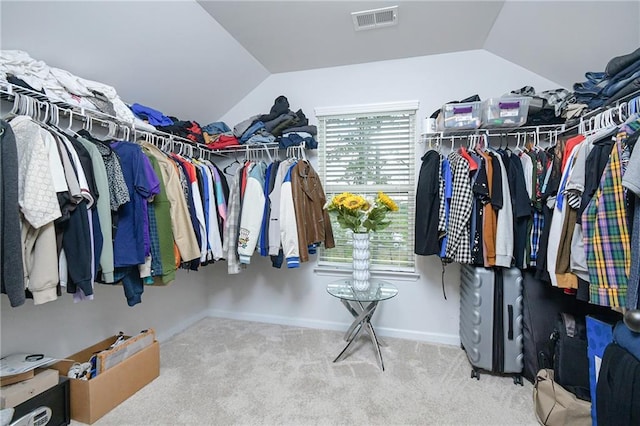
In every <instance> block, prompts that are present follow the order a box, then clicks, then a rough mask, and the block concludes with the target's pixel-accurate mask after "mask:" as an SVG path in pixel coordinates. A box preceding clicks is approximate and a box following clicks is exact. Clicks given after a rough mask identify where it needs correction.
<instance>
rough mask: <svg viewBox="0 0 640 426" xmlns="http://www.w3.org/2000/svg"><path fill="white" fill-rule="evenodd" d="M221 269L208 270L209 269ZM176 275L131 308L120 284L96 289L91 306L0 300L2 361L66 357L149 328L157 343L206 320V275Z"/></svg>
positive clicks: (69, 300) (63, 301)
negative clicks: (21, 355)
mask: <svg viewBox="0 0 640 426" xmlns="http://www.w3.org/2000/svg"><path fill="white" fill-rule="evenodd" d="M218 266H221V265H211V266H208V267H207V268H209V271H211V269H212V268H214V267H218ZM205 270H206V269H202V271H201V272H186V271H178V273H177V278H176V281H175V282H173V284H171V285H169V286H167V287H150V286H148V287H145V290H144V293H143V294H142V303H140V304H138V305H136V306H134V307H129V306H128V305H127V301H126V299H125V297H124V290H123V288H122V286H120V285H106V284H96V286H95V298H94V300H93V301H84V302H79V303H73V298H72V297H71V296H70V295H68V294H64V295H63V296H62V297H60V298H58V300H56V301H53V302H49V303H45V304H43V305H38V306H34V305H33V301H32V300H27V302H26V303H25V304H24V305H22V306H20V307H17V308H12V307H11V305H10V304H9V299H8V298H7V297H6V296H5V295H2V297H1V298H0V299H1V300H0V313H1V317H2V321H1V322H0V332H1V338H2V340H1V346H0V352H1V353H2V356H4V355H7V354H10V353H15V352H28V353H46V354H47V355H49V356H54V357H65V356H68V355H70V354H72V353H75V352H77V351H79V350H80V349H83V348H85V347H87V346H90V345H93V344H94V343H97V342H99V341H101V340H103V339H105V338H107V337H109V336H111V335H114V334H117V333H118V332H119V331H123V332H124V333H126V334H135V333H137V332H139V331H140V330H144V329H147V328H153V329H154V330H155V331H156V333H157V336H158V338H159V339H160V340H165V339H166V338H168V337H170V336H171V335H173V334H175V333H177V332H180V331H182V330H183V329H184V328H186V327H187V326H189V325H190V324H192V323H194V322H195V321H197V320H199V319H201V318H203V317H205V316H206V312H207V308H208V297H209V289H208V288H209V287H210V285H211V283H210V280H211V277H210V274H208V273H205V272H203V271H205Z"/></svg>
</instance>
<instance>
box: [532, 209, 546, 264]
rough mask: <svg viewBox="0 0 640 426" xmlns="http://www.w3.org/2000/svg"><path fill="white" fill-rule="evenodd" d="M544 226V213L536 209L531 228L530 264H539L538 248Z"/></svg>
mask: <svg viewBox="0 0 640 426" xmlns="http://www.w3.org/2000/svg"><path fill="white" fill-rule="evenodd" d="M543 228H544V215H543V214H542V212H539V211H537V210H534V212H533V226H532V228H531V253H530V256H529V265H530V266H536V265H537V264H538V250H539V249H540V235H541V234H542V229H543Z"/></svg>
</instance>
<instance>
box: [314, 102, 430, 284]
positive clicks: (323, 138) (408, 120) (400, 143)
mask: <svg viewBox="0 0 640 426" xmlns="http://www.w3.org/2000/svg"><path fill="white" fill-rule="evenodd" d="M398 106H399V107H401V108H402V109H394V107H393V104H385V105H382V106H378V108H376V106H371V109H370V111H366V109H367V108H366V107H365V108H362V107H360V111H358V112H351V113H349V112H348V110H345V109H344V108H343V109H341V111H339V113H334V114H326V115H323V111H321V110H318V109H317V110H316V115H317V116H318V124H319V125H318V142H319V147H318V148H319V152H318V153H319V169H320V177H321V178H322V180H323V185H324V190H325V192H326V194H327V200H330V199H331V197H333V196H334V195H336V194H339V193H342V192H345V191H348V192H351V193H354V194H359V195H363V196H365V197H368V198H371V199H373V198H375V196H376V194H377V192H378V191H383V192H385V193H386V194H387V195H389V196H390V197H391V198H392V199H393V200H394V201H395V202H396V203H397V204H398V207H399V211H398V212H395V213H389V214H388V215H387V218H388V219H390V220H391V225H390V226H389V227H388V228H386V229H384V230H382V231H379V232H376V233H372V234H371V244H370V250H371V269H372V270H385V271H389V270H390V271H407V272H413V271H414V253H413V251H414V225H413V223H414V217H415V213H414V209H415V151H414V147H415V140H416V110H417V102H416V103H415V104H402V105H398ZM363 109H364V110H363ZM331 219H332V225H333V231H334V237H335V241H336V247H335V248H333V249H324V247H323V248H321V250H320V254H319V265H320V266H333V267H340V266H345V267H347V266H348V267H350V264H351V262H352V259H351V252H352V246H351V231H350V230H347V229H342V228H340V225H338V223H337V221H336V220H335V217H334V216H333V215H331Z"/></svg>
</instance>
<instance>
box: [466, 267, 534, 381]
mask: <svg viewBox="0 0 640 426" xmlns="http://www.w3.org/2000/svg"><path fill="white" fill-rule="evenodd" d="M460 343H461V346H462V348H463V349H464V350H465V352H466V354H467V358H468V359H469V362H470V363H471V366H472V371H471V377H472V378H473V377H475V378H477V379H480V370H485V371H489V372H493V373H506V374H514V383H516V384H517V383H519V384H522V376H521V373H522V364H523V357H522V276H521V275H520V271H519V270H518V269H517V268H510V269H505V268H491V269H487V268H481V267H480V268H479V267H473V266H468V265H463V266H462V267H461V268H460Z"/></svg>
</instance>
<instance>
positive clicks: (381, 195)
mask: <svg viewBox="0 0 640 426" xmlns="http://www.w3.org/2000/svg"><path fill="white" fill-rule="evenodd" d="M378 200H380V202H381V203H382V204H384V205H385V206H387V208H388V209H389V210H391V211H392V212H397V211H398V205H397V204H396V203H395V201H393V200H392V199H391V198H389V196H388V195H387V194H385V193H384V192H378Z"/></svg>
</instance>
